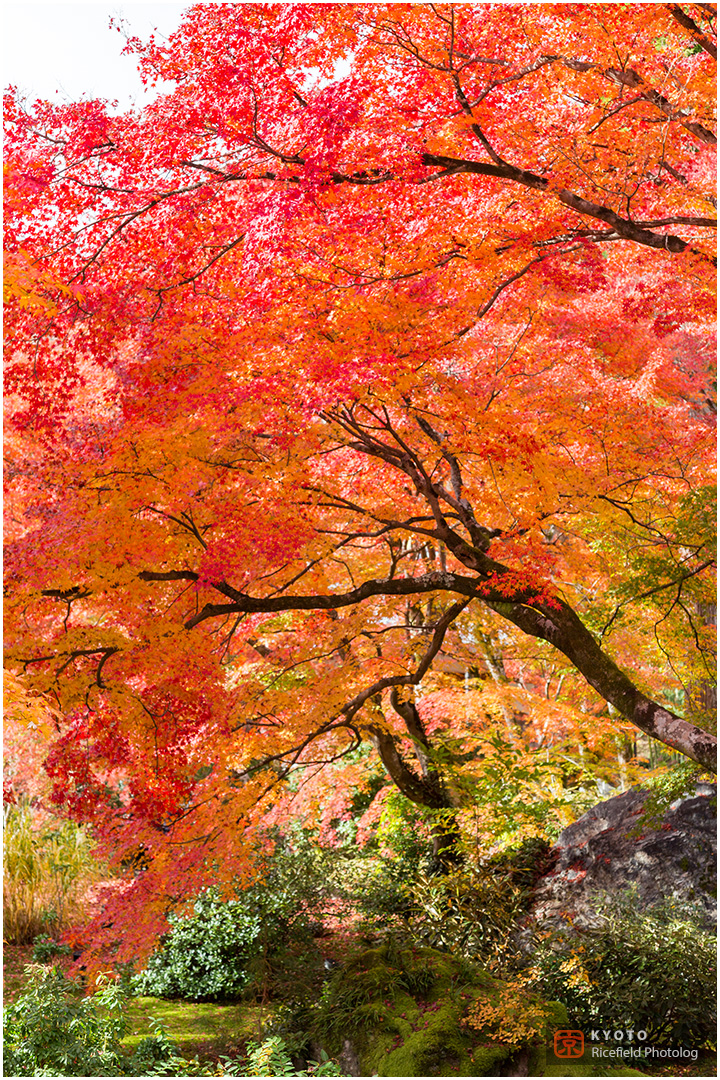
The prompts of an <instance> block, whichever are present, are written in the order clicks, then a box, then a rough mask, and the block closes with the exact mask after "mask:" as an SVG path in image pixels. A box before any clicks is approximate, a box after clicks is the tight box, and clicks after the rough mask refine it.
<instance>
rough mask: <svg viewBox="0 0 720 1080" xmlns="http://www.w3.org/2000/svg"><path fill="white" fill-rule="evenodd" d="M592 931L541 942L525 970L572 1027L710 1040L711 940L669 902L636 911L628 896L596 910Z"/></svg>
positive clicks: (650, 1037)
mask: <svg viewBox="0 0 720 1080" xmlns="http://www.w3.org/2000/svg"><path fill="white" fill-rule="evenodd" d="M600 914H601V915H602V918H601V925H600V926H599V927H598V928H597V929H588V930H584V931H577V930H575V931H574V932H573V933H572V934H571V935H567V934H565V935H554V936H549V937H546V938H544V939H543V940H541V941H540V942H539V944H538V946H537V948H536V950H535V952H534V953H533V962H532V967H531V969H530V973H531V975H532V977H533V980H534V983H535V985H536V986H537V988H538V989H539V990H541V991H542V993H543V994H544V995H545V996H546V997H548V996H549V997H552V998H556V999H557V1000H558V1001H562V1002H563V1004H564V1005H565V1006H566V1008H567V1011H568V1014H569V1016H570V1020H571V1022H572V1023H574V1024H575V1026H577V1027H578V1028H583V1029H585V1030H587V1029H588V1028H603V1029H619V1028H622V1029H623V1030H624V1029H626V1028H634V1030H636V1031H646V1032H647V1033H648V1043H652V1042H662V1041H670V1040H672V1041H673V1042H678V1043H684V1044H685V1045H693V1044H694V1045H700V1046H702V1045H703V1044H704V1043H705V1042H706V1041H711V1040H713V1039H714V1038H715V1031H716V1008H717V1000H716V963H717V942H716V940H715V938H714V937H713V936H712V935H711V934H710V933H708V932H707V931H705V930H703V929H701V928H700V927H699V926H698V925H697V923H696V922H695V921H693V918H692V912H691V911H688V910H687V909H684V910H683V909H682V908H678V907H677V906H675V905H673V904H672V903H665V904H663V905H659V906H658V907H657V908H655V909H654V910H651V911H647V912H644V913H642V912H640V911H638V909H637V905H636V904H635V903H634V902H633V900H632V899H631V898H626V899H624V900H623V899H621V900H619V901H618V900H615V901H614V902H613V903H612V904H609V903H608V904H606V906H605V907H604V908H603V909H601V911H600Z"/></svg>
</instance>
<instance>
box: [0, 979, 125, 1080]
mask: <svg viewBox="0 0 720 1080" xmlns="http://www.w3.org/2000/svg"><path fill="white" fill-rule="evenodd" d="M124 1006H125V995H124V992H123V990H122V988H121V987H120V986H119V985H118V984H117V983H112V982H109V981H107V980H106V981H105V982H104V983H103V984H102V985H101V989H100V990H99V992H98V993H97V994H94V995H93V996H92V997H82V996H81V995H80V991H79V990H78V988H77V987H76V986H75V985H74V984H73V983H71V982H70V981H69V980H68V979H66V978H65V976H64V975H63V974H62V973H61V972H59V971H58V970H57V969H45V968H43V969H38V970H36V971H35V973H34V978H32V979H31V981H30V983H29V985H28V989H27V990H26V992H25V993H24V994H23V995H22V996H21V997H19V998H18V999H17V1001H15V1002H14V1003H13V1004H12V1005H8V1006H7V1008H6V1009H5V1010H4V1013H3V1044H4V1070H5V1075H6V1076H123V1075H127V1073H126V1064H125V1060H124V1058H122V1056H121V1051H120V1039H121V1038H122V1037H123V1035H124V1034H125V1032H126V1028H127V1021H126V1019H125V1015H124ZM129 1075H133V1073H132V1072H130V1073H129Z"/></svg>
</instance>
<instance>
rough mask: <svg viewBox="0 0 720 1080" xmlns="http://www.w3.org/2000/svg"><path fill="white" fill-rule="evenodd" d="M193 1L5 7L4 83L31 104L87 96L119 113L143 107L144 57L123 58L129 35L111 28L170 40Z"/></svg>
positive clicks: (122, 0)
mask: <svg viewBox="0 0 720 1080" xmlns="http://www.w3.org/2000/svg"><path fill="white" fill-rule="evenodd" d="M189 6H190V2H189V0H188V2H186V3H152V4H145V3H135V2H132V0H130V2H126V0H116V2H115V3H109V4H105V3H95V2H94V0H87V2H85V3H73V4H68V3H55V4H53V3H32V2H31V0H30V2H28V0H25V3H7V2H4V0H3V2H2V4H1V10H2V38H3V46H2V52H3V57H2V75H3V78H2V82H3V86H4V87H7V86H8V85H13V86H17V87H18V89H19V90H21V91H23V92H24V93H25V94H26V96H27V97H29V98H30V99H31V100H34V99H35V98H47V99H48V100H50V101H55V102H57V103H58V104H59V103H64V102H68V101H77V100H79V99H80V98H95V97H101V98H106V99H108V100H111V101H112V100H114V99H117V100H118V107H119V108H120V109H127V108H128V107H129V106H130V105H132V104H138V105H142V104H144V103H146V102H147V101H148V100H150V99H151V98H152V97H154V96H155V94H154V93H150V94H149V95H147V96H146V95H144V92H143V87H142V83H141V82H140V77H139V75H138V73H137V67H136V63H137V59H136V57H133V56H121V55H120V54H121V52H122V49H123V47H124V45H125V38H124V37H123V35H122V34H120V33H118V31H117V30H116V29H110V28H109V22H110V19H111V18H113V17H114V18H115V19H116V21H117V20H118V19H123V20H124V21H125V24H126V28H127V30H128V32H129V34H130V35H132V36H137V37H139V38H140V39H141V40H143V41H146V40H147V38H148V37H149V36H150V34H151V33H152V32H153V30H157V32H158V34H161V35H163V36H165V37H167V36H168V35H169V34H171V33H172V32H173V31H174V30H175V29H176V28H177V26H178V24H179V22H180V16H181V13H182V12H183V11H184V10H185V9H187V8H188V7H189Z"/></svg>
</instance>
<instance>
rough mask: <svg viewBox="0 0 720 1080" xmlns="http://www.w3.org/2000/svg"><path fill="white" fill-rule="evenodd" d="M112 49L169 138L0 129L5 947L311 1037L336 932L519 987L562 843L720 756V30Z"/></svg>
mask: <svg viewBox="0 0 720 1080" xmlns="http://www.w3.org/2000/svg"><path fill="white" fill-rule="evenodd" d="M127 48H128V50H129V52H130V53H133V54H135V55H136V57H137V60H138V63H139V65H140V67H141V70H142V72H143V75H144V77H145V78H146V79H147V80H148V82H155V81H157V83H158V86H159V89H160V90H161V91H162V92H159V96H158V97H157V99H156V100H155V101H154V102H153V103H152V104H150V105H148V106H147V107H146V108H144V109H142V110H138V111H132V110H130V111H127V112H116V111H113V109H111V108H110V107H108V105H107V103H104V102H101V101H89V100H83V101H80V102H76V103H71V104H61V105H58V104H52V103H49V102H28V101H24V100H23V99H22V97H21V96H20V95H19V94H18V93H16V92H15V91H14V90H12V89H11V90H10V91H9V92H8V94H7V95H6V101H5V119H6V197H5V202H4V206H5V214H6V230H5V238H6V248H7V252H6V277H5V286H6V287H5V298H6V315H5V333H6V382H5V387H6V414H7V415H6V422H5V433H6V452H7V458H8V466H7V471H6V476H7V494H6V500H5V505H6V509H7V527H6V535H7V541H8V545H7V554H6V559H5V568H6V633H5V641H6V666H7V671H8V687H9V698H8V700H9V719H8V731H9V732H10V741H9V744H8V754H7V760H6V777H5V779H6V801H7V804H8V810H7V820H8V825H9V832H8V836H9V844H10V846H9V848H8V852H9V855H8V862H7V867H8V873H9V877H8V879H7V880H8V896H9V897H10V900H9V903H10V907H9V908H8V911H9V913H10V920H11V925H13V926H14V927H15V929H14V930H13V933H14V934H15V939H16V940H17V941H35V942H36V945H35V947H36V948H37V950H38V955H39V956H42V955H43V954H44V955H45V957H46V958H47V959H53V958H52V957H50V953H51V952H52V951H53V950H59V949H62V947H63V946H66V947H70V948H72V950H73V954H75V953H79V954H80V958H79V960H78V961H77V963H78V965H81V966H82V967H83V969H84V970H83V976H84V978H85V979H86V980H87V985H88V987H91V986H93V985H94V979H95V978H96V976H97V975H98V973H103V972H104V973H110V972H125V973H127V972H129V971H130V970H131V968H132V970H133V971H134V972H135V973H136V976H137V977H138V978H139V979H140V980H141V981H142V982H141V983H138V984H137V985H138V988H139V987H140V986H141V985H142V986H143V987H144V991H143V992H145V993H147V992H150V991H152V992H153V993H156V994H160V993H162V994H165V995H182V996H183V997H184V998H189V997H195V998H198V999H203V1000H204V1001H210V1000H211V999H216V1000H217V1001H218V1002H220V1001H222V1000H223V999H228V998H234V997H235V996H237V995H245V996H246V997H252V996H253V995H255V997H256V998H257V1000H259V1001H260V1002H262V1004H263V1007H266V1008H267V1009H268V1012H269V1011H270V1006H271V1004H272V1003H278V1002H280V1001H281V1000H282V1001H284V1004H285V1006H287V1010H289V1013H288V1015H290V1014H292V1015H294V1016H295V1017H296V1019H297V1020H298V1023H299V1022H300V1018H303V1017H304V1019H303V1024H305V1027H304V1028H302V1031H301V1032H300V1034H302V1033H304V1034H308V1033H309V1032H310V1031H311V1029H312V1022H313V1016H314V1015H315V1013H314V1011H313V1010H314V1008H315V1006H316V1005H317V1002H318V1000H319V995H320V994H321V993H322V981H323V971H324V960H326V959H327V960H328V962H329V963H331V962H332V961H333V960H334V959H338V960H339V961H340V962H343V961H344V959H346V957H347V954H348V947H349V946H348V942H347V940H346V937H347V935H351V934H355V935H356V936H358V935H362V934H365V936H366V938H367V940H366V942H365V944H366V946H368V947H372V948H380V947H384V945H385V944H386V942H384V941H382V940H381V941H380V943H378V935H381V936H382V933H386V932H387V931H388V930H391V931H392V932H393V933H395V934H397V935H399V938H398V940H399V941H400V942H405V943H408V942H411V943H412V942H413V940H414V944H415V945H416V946H417V947H421V945H422V946H424V947H428V946H438V947H441V948H442V949H443V950H446V951H447V953H448V955H450V956H452V957H453V958H455V959H457V962H458V963H459V962H460V961H461V960H463V961H464V960H468V962H477V963H481V964H482V965H487V966H488V967H490V966H492V970H493V973H495V974H502V973H504V972H505V971H506V965H508V964H509V963H510V961H509V959H508V956H509V953H508V948H509V944H511V942H512V918H513V917H514V916H515V914H516V913H519V912H520V911H521V909H522V904H523V903H524V901H525V897H526V892H527V890H528V888H529V887H530V884H531V880H530V879H531V878H532V873H534V872H535V871H536V870H538V868H539V866H540V863H541V861H542V850H543V849H544V847H546V846H547V844H548V843H551V842H552V841H553V840H554V839H555V837H556V836H557V835H558V833H559V832H560V831H561V830H562V828H563V827H564V826H565V825H567V824H569V823H570V822H571V821H573V820H574V819H575V818H576V817H577V816H579V814H580V813H582V812H583V810H584V809H587V808H588V807H589V806H590V805H592V804H593V802H596V801H597V800H598V797H599V795H600V794H601V793H603V794H605V795H607V794H610V793H613V792H615V791H621V790H625V789H626V788H627V786H628V785H630V784H632V783H635V782H637V781H639V780H641V779H646V778H651V777H652V775H653V774H657V775H660V776H661V777H662V776H663V775H665V774H667V773H668V770H671V769H672V768H676V767H677V764H678V759H682V760H683V761H684V762H685V764H684V766H683V768H682V770H681V771H682V784H683V785H684V787H685V789H689V788H690V787H691V785H692V783H693V782H694V780H695V779H696V778H698V777H699V776H701V775H705V774H708V773H714V770H715V768H716V737H715V689H714V677H715V676H714V672H715V662H714V622H715V607H714V567H715V548H714V542H715V514H714V509H713V507H714V416H715V412H714V409H715V406H714V399H713V386H714V383H713V355H714V350H713V330H714V317H715V302H714V286H715V264H714V229H715V224H716V222H715V212H714V207H715V202H714V191H715V186H714V173H713V169H714V150H715V144H716V139H715V134H714V128H713V122H714V81H713V72H714V61H715V14H714V10H713V9H712V8H711V7H710V6H709V5H697V4H696V5H677V4H652V5H650V4H629V5H617V4H602V3H601V4H584V5H560V6H550V5H523V4H502V5H491V6H490V7H484V6H482V5H477V4H462V3H461V4H441V5H438V4H408V5H405V4H343V5H333V4H321V5H315V4H307V5H306V4H302V3H289V4H263V3H260V4H242V5H232V4H220V5H211V4H197V5H195V6H194V7H191V8H189V9H188V11H187V12H186V13H185V14H184V15H183V18H182V20H181V23H180V26H179V29H178V30H177V32H176V33H175V34H173V35H171V37H170V38H169V39H168V40H167V41H163V42H160V41H158V40H151V41H150V42H148V43H145V44H143V43H141V42H139V41H137V40H134V39H133V40H130V41H128V42H127ZM673 782H674V781H673ZM668 784H669V786H668V789H667V790H668V791H669V790H670V788H671V787H672V783H670V782H668ZM523 843H525V844H531V845H532V844H535V845H536V846H537V849H536V852H535V855H536V857H534V859H533V860H531V862H532V864H533V865H532V866H528V867H525V869H526V870H527V871H528V874H529V878H528V880H527V881H526V880H525V879H524V878H523V877H522V873H520V870H519V868H518V867H519V864H518V865H516V866H515V867H514V868H513V866H512V865H511V856H510V854H509V853H510V852H511V851H512V850H513V849H517V848H518V846H520V845H522V844H523ZM73 844H75V846H76V850H77V852H80V851H81V850H82V852H83V854H82V858H83V859H85V858H86V856H87V858H88V859H90V858H92V859H93V860H96V861H95V862H94V863H93V869H92V872H91V873H90V874H89V875H88V876H83V875H82V874H80V873H78V874H75V873H74V871H73V872H72V873H71V872H70V870H69V869H68V868H69V867H70V864H71V860H70V859H69V857H68V851H69V849H70V847H71V846H72V845H73ZM91 844H92V856H91V855H90V845H91ZM12 845H14V848H13V846H12ZM63 845H64V846H63ZM61 847H62V851H61V850H60V849H61ZM525 850H528V849H527V848H526V849H525ZM495 856H497V857H498V858H499V859H500V862H498V863H494V864H493V863H492V859H493V858H494V857H495ZM283 858H285V859H286V863H285V867H286V868H285V870H283V872H282V873H280V871H279V870H278V868H279V867H281V866H282V865H283V863H282V860H283ZM503 858H504V859H506V862H505V863H504V864H502V859H503ZM288 868H289V869H288ZM323 868H324V869H323ZM520 869H522V868H520ZM96 870H97V873H96ZM293 872H295V877H296V879H297V880H298V881H299V882H300V883H301V884H302V886H303V888H302V889H301V890H300V892H293V891H292V889H290V887H289V885H288V882H290V881H291V880H292V873H293ZM98 874H99V875H101V876H102V878H103V880H102V883H101V884H98V881H97V876H98ZM73 875H74V876H73ZM93 875H95V876H93ZM273 875H275V876H273ZM278 875H279V876H278ZM55 879H57V880H58V881H59V882H60V886H59V887H58V888H55V886H54V885H53V884H52V883H53V881H54V880H55ZM289 889H290V891H288V890H289ZM36 898H37V902H36ZM243 898H244V899H243ZM6 902H7V901H6ZM478 905H481V906H482V907H483V911H484V913H485V914H484V917H483V918H482V919H479V918H477V917H476V916H475V908H476V907H477V906H478ZM23 920H26V924H25V923H23ZM622 932H623V933H627V935H628V939H627V940H628V942H629V943H631V942H632V941H634V940H635V939H634V938H632V935H631V933H630V929H629V927H627V926H626V927H625V929H623V931H622ZM313 933H315V937H313ZM668 933H669V934H670V936H671V938H672V940H673V941H675V944H676V946H677V949H678V950H680V951H682V948H684V947H685V946H683V944H682V943H683V942H685V944H686V945H687V949H691V948H692V941H694V940H695V939H694V938H692V933H691V931H690V930H688V929H687V927H686V928H685V929H683V927H681V926H680V925H679V924H678V925H677V926H675V925H674V924H673V929H672V931H668ZM41 934H42V935H44V936H43V937H42V938H41V939H38V935H41ZM343 934H345V935H346V937H345V938H344V937H343ZM663 934H664V931H663ZM688 934H689V935H690V937H688V936H687V935H688ZM322 935H325V937H323V936H322ZM413 935H415V938H414V939H413ZM662 936H663V935H660V937H661V938H662ZM323 941H327V942H328V943H332V945H330V944H328V950H326V952H325V953H323V946H322V942H323ZM703 942H704V939H703ZM640 946H642V947H640ZM697 946H698V948H700V939H699V938H698V941H697ZM402 947H403V948H405V945H403V946H402ZM408 947H410V946H409V945H408ZM668 947H670V945H668ZM638 948H639V949H640V952H642V953H643V956H644V957H645V958H646V959H647V958H648V957H649V955H650V953H649V952H648V951H647V950H649V949H650V944H649V939H648V941H645V939H643V942H640V943H639V944H638ZM702 948H703V949H704V948H705V945H704V944H703V946H702ZM333 949H335V951H336V952H337V953H338V954H339V955H338V957H334V956H333ZM603 949H604V952H603V953H602V955H603V956H610V954H611V951H612V950H611V946H610V940H609V939H608V940H607V941H605V944H604V945H603ZM643 950H645V951H643ZM403 955H404V954H403ZM653 956H654V959H653V960H652V963H653V964H660V960H659V956H660V954H659V953H658V954H657V956H655V954H653ZM703 956H705V953H704V952H703ZM56 958H57V959H58V960H62V957H61V956H59V955H58V956H57V957H56ZM548 962H549V961H548ZM643 962H645V961H644V960H643ZM648 962H650V960H648ZM610 966H611V967H612V965H610ZM508 970H509V969H508ZM613 970H614V968H613ZM683 970H684V969H683ZM490 977H495V976H494V975H492V976H490ZM628 977H629V975H628ZM603 978H605V976H603ZM608 978H609V976H608ZM560 982H561V980H560V981H558V987H559V988H561V987H560ZM601 982H602V979H601ZM610 982H612V979H610ZM49 985H50V984H48V986H49ZM563 985H565V984H563ZM618 985H619V984H618ZM289 987H295V988H296V990H297V993H295V995H294V997H293V994H292V993H289V992H288V988H289ZM607 992H608V994H609V993H610V990H609V989H608V991H607ZM58 993H59V991H58ZM528 993H531V991H530V990H528ZM677 993H678V994H679V993H680V990H679V989H678V990H677ZM528 1000H529V999H528ZM13 1007H14V1006H13ZM493 1007H495V1006H493ZM58 1008H59V1006H58ZM88 1008H89V1006H88ZM598 1008H599V1006H598ZM13 1022H14V1021H13ZM18 1023H19V1021H18ZM678 1023H679V1024H681V1025H682V1024H684V1023H685V1021H684V1020H681V1019H679V1020H678ZM693 1023H694V1021H693ZM530 1027H532V1024H530ZM528 1030H529V1029H528ZM679 1030H680V1029H679V1028H678V1029H677V1030H676V1033H677V1031H679ZM683 1030H684V1029H683ZM688 1030H689V1029H688ZM698 1030H699V1029H698ZM693 1031H695V1028H693ZM286 1034H287V1035H288V1036H290V1035H298V1031H297V1030H296V1031H294V1032H293V1031H288V1032H286ZM260 1035H261V1032H258V1038H260ZM271 1037H273V1038H275V1037H277V1038H280V1037H284V1036H281V1033H280V1032H277V1033H276V1034H274V1035H271ZM698 1037H700V1034H698ZM113 1038H114V1036H113ZM111 1041H112V1040H111ZM108 1045H110V1044H108ZM273 1045H274V1046H275V1050H272V1049H271V1050H270V1051H269V1052H270V1053H271V1056H272V1054H273V1053H275V1051H277V1054H278V1062H280V1060H281V1058H282V1054H283V1053H285V1052H286V1051H287V1048H288V1046H289V1045H290V1044H289V1043H286V1044H285V1049H282V1048H280V1046H279V1044H273ZM113 1052H114V1051H113ZM288 1052H289V1051H288ZM458 1052H459V1051H458ZM280 1067H281V1065H280V1064H278V1068H280ZM283 1067H284V1066H283Z"/></svg>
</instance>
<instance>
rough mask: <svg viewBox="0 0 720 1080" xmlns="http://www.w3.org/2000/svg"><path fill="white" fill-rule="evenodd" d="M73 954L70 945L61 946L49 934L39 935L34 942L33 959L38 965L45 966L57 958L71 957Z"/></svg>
mask: <svg viewBox="0 0 720 1080" xmlns="http://www.w3.org/2000/svg"><path fill="white" fill-rule="evenodd" d="M71 953H72V949H71V948H70V946H69V945H61V944H60V942H59V941H55V939H54V938H51V937H48V936H47V934H38V936H37V937H36V938H35V941H34V942H33V951H32V958H33V960H34V961H35V963H36V964H44V963H46V962H47V961H48V960H52V959H54V958H55V957H56V956H70V954H71Z"/></svg>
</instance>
